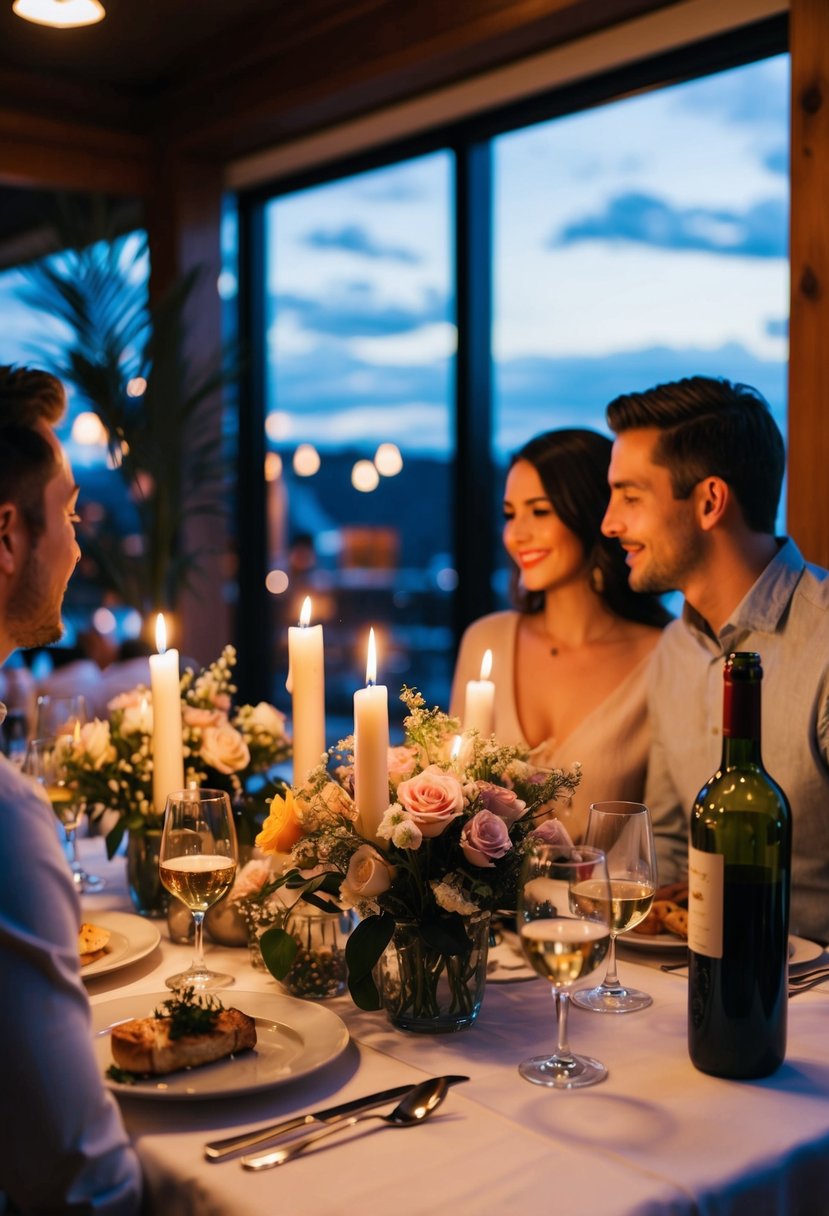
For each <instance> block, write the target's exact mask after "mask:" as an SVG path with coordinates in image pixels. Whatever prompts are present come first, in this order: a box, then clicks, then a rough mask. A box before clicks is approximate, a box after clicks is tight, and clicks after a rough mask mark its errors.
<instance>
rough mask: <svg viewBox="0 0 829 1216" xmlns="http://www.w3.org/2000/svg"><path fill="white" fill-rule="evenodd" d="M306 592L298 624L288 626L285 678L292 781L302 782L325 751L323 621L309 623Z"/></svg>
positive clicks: (309, 603) (297, 783) (309, 604)
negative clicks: (290, 726)
mask: <svg viewBox="0 0 829 1216" xmlns="http://www.w3.org/2000/svg"><path fill="white" fill-rule="evenodd" d="M310 622H311V597H310V596H308V595H306V597H305V600H304V601H303V604H302V610H301V612H300V614H299V626H298V627H297V626H296V625H292V626H291V627H290V628H289V629H288V680H287V684H286V687H287V689H288V691H289V692H290V694H291V704H292V713H293V734H294V743H293V751H294V785H297V786H298V785H302V783H303V782H304V780H305V778H306V777H307V776H308V774H309V772H310V771H311V769H314V768H316V767H317V765H318V764H319V763H320V761H321V759H322V754H323V752H324V751H325V659H324V653H323V641H322V625H312V624H311V623H310Z"/></svg>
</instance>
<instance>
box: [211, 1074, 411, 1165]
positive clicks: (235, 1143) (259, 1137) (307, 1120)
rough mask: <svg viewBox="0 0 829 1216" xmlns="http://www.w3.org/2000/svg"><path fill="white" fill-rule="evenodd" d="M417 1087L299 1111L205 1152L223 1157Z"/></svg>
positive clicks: (213, 1157)
mask: <svg viewBox="0 0 829 1216" xmlns="http://www.w3.org/2000/svg"><path fill="white" fill-rule="evenodd" d="M412 1089H414V1085H396V1086H395V1087H394V1089H384V1090H382V1091H381V1092H380V1093H376V1094H367V1095H366V1096H365V1097H364V1098H354V1099H353V1101H351V1102H341V1103H340V1105H339V1106H329V1107H328V1108H327V1109H326V1110H317V1111H314V1112H313V1113H312V1114H310V1113H309V1114H306V1115H295V1116H294V1117H293V1118H292V1119H282V1120H281V1121H280V1122H279V1123H269V1124H268V1126H267V1127H260V1128H258V1129H257V1130H256V1131H253V1132H240V1133H239V1134H238V1135H236V1136H227V1137H226V1138H225V1139H224V1140H213V1141H211V1142H210V1143H209V1144H205V1146H204V1155H205V1157H206V1158H207V1160H208V1161H223V1160H224V1159H225V1157H229V1156H230V1155H231V1154H232V1153H235V1152H238V1151H239V1150H240V1149H243V1148H251V1147H252V1145H254V1144H264V1143H265V1141H266V1140H272V1139H274V1138H275V1137H276V1136H282V1135H284V1134H286V1133H287V1132H293V1131H296V1129H297V1128H299V1127H307V1126H309V1124H313V1123H329V1122H331V1121H332V1120H333V1121H335V1122H336V1121H337V1120H338V1119H345V1118H347V1117H348V1116H349V1115H353V1114H354V1113H355V1111H363V1110H371V1109H372V1107H374V1106H382V1105H383V1103H384V1102H393V1101H394V1100H395V1099H396V1098H402V1097H403V1095H404V1094H408V1093H410V1092H411V1090H412Z"/></svg>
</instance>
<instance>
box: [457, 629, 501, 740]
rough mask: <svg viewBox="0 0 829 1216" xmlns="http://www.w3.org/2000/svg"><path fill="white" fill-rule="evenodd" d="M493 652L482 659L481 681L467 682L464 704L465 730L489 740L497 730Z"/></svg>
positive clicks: (485, 653)
mask: <svg viewBox="0 0 829 1216" xmlns="http://www.w3.org/2000/svg"><path fill="white" fill-rule="evenodd" d="M491 671H492V651H491V650H485V651H484V657H483V658H482V659H481V678H480V680H467V683H466V701H465V703H464V713H463V726H464V730H477V731H478V732H479V733H480V734H481V735H482V736H483V737H484V738H488V737H489V736H490V735H491V734H492V732H493V731H494V729H495V685H494V684H493V682H492V680H490V678H489V676H490V672H491Z"/></svg>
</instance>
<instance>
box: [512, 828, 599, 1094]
mask: <svg viewBox="0 0 829 1216" xmlns="http://www.w3.org/2000/svg"><path fill="white" fill-rule="evenodd" d="M610 917H611V911H610V882H609V880H608V876H607V862H606V860H605V856H604V853H602V852H601V850H600V849H594V848H588V847H581V846H580V847H579V848H574V847H571V846H567V847H564V846H561V845H548V844H536V845H533V847H532V848H531V849H530V851H529V852H528V854H527V856H526V857H525V859H524V863H523V866H522V870H521V878H520V880H519V886H518V917H517V920H518V930H519V934H520V938H521V946H522V949H523V951H524V955H525V956H526V959H527V962H528V963H529V964H530V966H531V967H532V968H533V970H534V971H537V972H538V974H539V975H542V976H543V977H544V979H546V980H549V981H550V983H551V984H552V985H553V1000H554V1002H555V1008H556V1024H557V1027H558V1044H557V1046H556V1049H555V1051H554V1052H553V1054H552V1055H546V1056H533V1057H531V1058H530V1059H528V1060H524V1062H523V1063H522V1064H520V1065H519V1067H518V1071H519V1072H520V1073H521V1075H522V1077H526V1079H527V1080H528V1081H532V1082H533V1083H534V1084H535V1085H550V1086H552V1087H553V1088H554V1089H579V1088H581V1087H582V1086H585V1085H595V1084H596V1083H597V1082H599V1081H603V1080H604V1078H605V1077H606V1076H607V1069H606V1068H605V1066H604V1064H602V1063H601V1062H600V1061H599V1060H594V1059H592V1058H591V1057H590V1056H577V1055H574V1054H573V1052H572V1051H571V1050H570V1045H569V1043H568V1041H567V1013H568V1005H569V1000H570V990H571V989H572V988H573V986H574V985H575V984H576V983H578V981H579V980H582V979H584V978H585V977H586V976H589V975H591V974H592V973H593V972H594V971H595V970H596V968H597V967H600V966H601V964H602V963H603V962H604V959H605V957H606V955H607V952H608V950H609V948H610Z"/></svg>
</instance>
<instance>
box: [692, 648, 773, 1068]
mask: <svg viewBox="0 0 829 1216" xmlns="http://www.w3.org/2000/svg"><path fill="white" fill-rule="evenodd" d="M762 678H763V668H762V665H761V662H760V656H759V655H758V654H753V653H747V652H735V653H733V654H729V655H728V657H727V658H726V660H725V667H724V669H723V679H724V686H723V745H722V760H721V762H720V767H719V769H718V770H717V772H716V773H715V774H714V776H713V777H711V779H710V780H709V781H708V782H706V784H705V785H704V786H703V787H702V789H701V790H700V792H699V794H698V795H697V798H696V802H695V803H694V809H693V812H692V814H691V840H690V850H689V864H688V886H689V898H688V948H689V962H690V967H689V978H688V1051H689V1053H690V1056H691V1061H692V1063H693V1064H694V1065H695V1066H696V1067H697V1068H699V1069H700V1070H701V1071H702V1072H707V1073H713V1074H714V1075H715V1076H719V1077H732V1078H746V1079H747V1078H750V1077H764V1076H767V1075H768V1074H769V1073H772V1072H774V1070H775V1069H776V1068H778V1067H779V1065H780V1064H781V1063H782V1062H783V1058H784V1056H785V1054H786V1012H787V1000H788V997H787V961H788V929H789V894H790V867H791V811H790V809H789V804H788V801H787V800H786V795H785V794H784V793H783V791H782V790H781V789H780V787H779V786H778V785H777V784H776V783H775V782H774V781H773V780H772V778H771V777H770V776H769V774H768V773H767V772H766V770H765V769H764V768H763V761H762V758H761V751H760V690H761V681H762Z"/></svg>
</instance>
